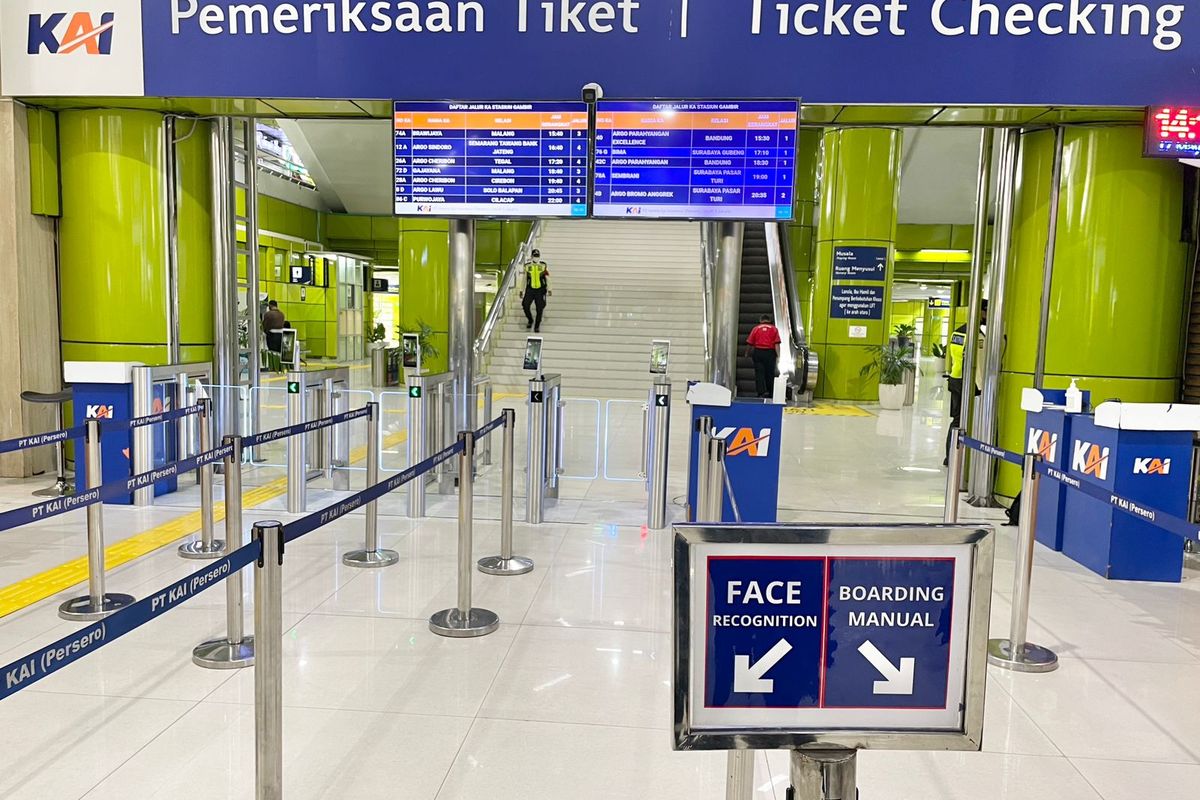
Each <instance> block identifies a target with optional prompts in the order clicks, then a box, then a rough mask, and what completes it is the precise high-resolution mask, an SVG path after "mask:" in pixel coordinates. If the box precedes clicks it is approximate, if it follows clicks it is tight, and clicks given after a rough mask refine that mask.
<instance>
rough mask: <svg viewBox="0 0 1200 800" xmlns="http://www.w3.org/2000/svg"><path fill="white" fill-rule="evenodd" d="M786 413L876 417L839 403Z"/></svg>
mask: <svg viewBox="0 0 1200 800" xmlns="http://www.w3.org/2000/svg"><path fill="white" fill-rule="evenodd" d="M784 412H785V413H788V414H803V415H805V416H812V417H873V416H875V415H874V414H872V413H871V412H870V411H867V410H866V409H863V408H859V407H858V406H853V405H841V404H837V403H814V404H813V405H812V406H807V407H806V406H799V407H792V408H785V409H784Z"/></svg>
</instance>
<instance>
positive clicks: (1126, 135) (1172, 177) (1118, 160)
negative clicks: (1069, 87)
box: [996, 126, 1188, 496]
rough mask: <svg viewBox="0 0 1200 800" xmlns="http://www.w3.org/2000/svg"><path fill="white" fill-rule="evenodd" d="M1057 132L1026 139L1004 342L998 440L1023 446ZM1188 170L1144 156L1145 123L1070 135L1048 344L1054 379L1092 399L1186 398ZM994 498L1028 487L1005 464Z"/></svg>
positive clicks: (1051, 383) (1049, 375)
mask: <svg viewBox="0 0 1200 800" xmlns="http://www.w3.org/2000/svg"><path fill="white" fill-rule="evenodd" d="M1053 158H1054V132H1053V131H1050V130H1044V131H1036V132H1031V133H1026V134H1024V135H1023V136H1022V137H1021V164H1020V173H1019V179H1018V180H1019V182H1018V185H1017V199H1016V210H1015V215H1014V222H1013V239H1012V253H1013V256H1012V258H1013V260H1012V264H1011V266H1010V270H1011V271H1010V273H1009V275H1008V297H1007V298H1006V303H1005V308H1006V311H1005V314H1006V319H1005V335H1006V338H1007V346H1006V348H1005V351H1004V360H1003V362H1002V364H1001V376H1000V396H999V399H998V405H997V409H998V417H999V444H1000V445H1001V446H1003V447H1006V448H1008V449H1009V450H1015V451H1018V452H1019V451H1021V450H1022V449H1023V431H1024V423H1025V413H1024V412H1023V411H1021V410H1020V396H1021V389H1022V388H1025V387H1028V386H1032V385H1033V374H1034V369H1035V364H1036V360H1037V342H1038V325H1039V316H1040V309H1041V297H1042V264H1043V261H1044V259H1045V248H1046V237H1047V216H1048V214H1049V201H1050V180H1051V174H1052V173H1051V167H1052V164H1053ZM1182 203H1183V173H1182V168H1181V167H1180V166H1179V165H1178V164H1176V163H1175V162H1173V161H1165V160H1159V159H1149V158H1142V131H1141V128H1138V127H1100V126H1092V127H1068V128H1067V129H1066V132H1065V138H1064V144H1063V166H1062V183H1061V186H1060V190H1059V207H1058V225H1057V229H1056V235H1055V248H1054V280H1053V284H1052V286H1051V290H1050V320H1049V327H1048V329H1047V337H1046V368H1045V371H1046V380H1045V386H1046V387H1047V388H1051V389H1056V388H1057V389H1061V388H1065V387H1066V386H1067V385H1069V384H1070V382H1071V378H1078V379H1079V386H1080V387H1081V388H1083V389H1087V390H1091V392H1092V402H1093V403H1099V402H1102V401H1104V400H1110V399H1121V400H1125V401H1128V402H1170V401H1173V400H1176V399H1178V397H1177V395H1178V383H1179V356H1180V352H1179V348H1180V328H1181V326H1182V324H1183V310H1184V305H1185V303H1186V302H1187V300H1186V299H1185V296H1184V295H1185V293H1186V290H1187V285H1188V270H1187V247H1186V245H1184V244H1183V243H1181V242H1180V241H1179V239H1180V235H1179V231H1180V220H1181V219H1182V214H1183V208H1182ZM996 488H997V491H998V492H999V493H1000V494H1004V495H1008V496H1012V495H1014V494H1015V493H1016V492H1017V490H1018V488H1019V475H1018V474H1017V470H1016V469H1012V468H1006V467H1002V468H1001V470H1000V472H999V473H998V476H997V486H996Z"/></svg>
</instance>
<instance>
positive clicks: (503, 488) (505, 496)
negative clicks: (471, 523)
mask: <svg viewBox="0 0 1200 800" xmlns="http://www.w3.org/2000/svg"><path fill="white" fill-rule="evenodd" d="M503 414H504V448H503V451H502V452H501V455H500V459H501V463H500V555H498V556H488V557H487V558H481V559H479V571H480V572H483V573H486V574H488V575H524V574H525V573H527V572H530V571H531V570H532V569H533V559H531V558H525V557H523V556H515V555H513V480H514V477H515V476H514V472H515V465H514V463H513V462H514V459H515V458H516V455H515V451H516V447H515V445H514V443H513V440H514V437H515V430H514V429H515V428H516V425H517V412H516V410H515V409H511V408H506V409H504V411H503Z"/></svg>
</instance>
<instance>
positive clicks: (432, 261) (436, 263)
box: [399, 220, 450, 372]
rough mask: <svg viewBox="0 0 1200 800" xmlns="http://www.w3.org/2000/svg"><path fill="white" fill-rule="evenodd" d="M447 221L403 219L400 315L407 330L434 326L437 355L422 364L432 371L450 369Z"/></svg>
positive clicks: (401, 324) (434, 344) (400, 319)
mask: <svg viewBox="0 0 1200 800" xmlns="http://www.w3.org/2000/svg"><path fill="white" fill-rule="evenodd" d="M448 234H449V224H448V223H447V222H446V221H445V220H401V231H400V258H399V266H400V315H399V324H400V327H401V328H402V329H404V330H415V329H416V328H417V327H418V326H419V325H420V324H421V323H424V324H426V325H428V326H429V327H430V328H432V329H433V342H432V343H433V346H434V347H435V348H437V351H438V354H437V355H436V356H432V357H427V358H426V359H425V360H424V361H423V363H422V366H423V367H424V368H425V369H427V370H428V371H431V372H444V371H446V370H447V369H449V364H450V361H449V344H448V342H449V329H450V239H449V235H448Z"/></svg>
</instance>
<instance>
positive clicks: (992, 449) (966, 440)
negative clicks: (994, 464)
mask: <svg viewBox="0 0 1200 800" xmlns="http://www.w3.org/2000/svg"><path fill="white" fill-rule="evenodd" d="M958 440H959V441H960V442H962V443H963V444H964V445H965V446H967V447H969V448H971V449H972V450H978V451H979V452H981V453H984V454H986V455H989V456H992V457H993V458H999V459H1001V460H1002V461H1007V462H1008V463H1010V464H1016V465H1017V466H1018V467H1020V466H1024V464H1025V459H1024V457H1022V456H1019V455H1017V454H1016V453H1014V452H1012V451H1010V450H1005V449H1004V448H1002V447H996V446H995V445H990V444H988V443H987V442H981V441H979V440H978V439H972V438H971V437H970V436H960V437H959V439H958Z"/></svg>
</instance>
